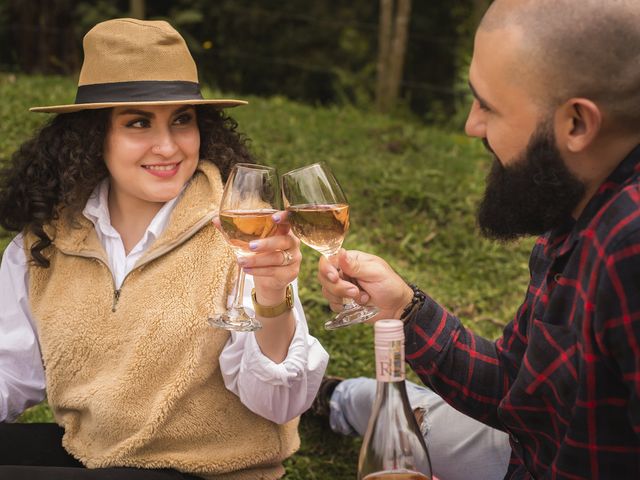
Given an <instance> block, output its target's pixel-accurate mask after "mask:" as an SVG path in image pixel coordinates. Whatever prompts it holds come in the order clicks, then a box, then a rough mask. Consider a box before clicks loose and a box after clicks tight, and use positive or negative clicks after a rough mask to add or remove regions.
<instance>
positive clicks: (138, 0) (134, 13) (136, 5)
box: [129, 0, 145, 20]
mask: <svg viewBox="0 0 640 480" xmlns="http://www.w3.org/2000/svg"><path fill="white" fill-rule="evenodd" d="M129 10H131V17H132V18H137V19H139V20H144V16H145V5H144V0H129Z"/></svg>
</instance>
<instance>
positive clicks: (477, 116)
mask: <svg viewBox="0 0 640 480" xmlns="http://www.w3.org/2000/svg"><path fill="white" fill-rule="evenodd" d="M464 131H465V133H466V134H467V135H468V136H470V137H477V138H484V137H486V136H487V135H486V133H487V132H486V128H485V122H484V114H483V113H482V111H481V110H480V104H479V103H478V100H474V101H473V103H472V104H471V109H470V110H469V115H468V116H467V122H466V123H465V125H464Z"/></svg>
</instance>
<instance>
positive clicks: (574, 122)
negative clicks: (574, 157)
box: [556, 98, 602, 153]
mask: <svg viewBox="0 0 640 480" xmlns="http://www.w3.org/2000/svg"><path fill="white" fill-rule="evenodd" d="M601 129H602V111H601V110H600V108H599V107H598V106H597V105H596V104H595V103H593V102H592V101H591V100H587V99H586V98H572V99H570V100H567V101H566V102H565V103H564V104H563V105H561V106H560V108H558V110H557V112H556V138H557V141H558V145H560V146H562V147H564V148H566V149H567V150H568V151H570V152H571V153H580V152H582V151H584V150H585V149H586V148H588V147H589V145H591V144H592V143H593V141H594V140H595V139H596V137H597V136H598V134H599V133H600V131H601Z"/></svg>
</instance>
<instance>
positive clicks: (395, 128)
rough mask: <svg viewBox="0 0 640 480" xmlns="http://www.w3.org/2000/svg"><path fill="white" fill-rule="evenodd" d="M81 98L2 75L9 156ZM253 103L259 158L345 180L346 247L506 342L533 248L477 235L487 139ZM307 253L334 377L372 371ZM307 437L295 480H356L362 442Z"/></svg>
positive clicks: (311, 313) (369, 353) (365, 340)
mask: <svg viewBox="0 0 640 480" xmlns="http://www.w3.org/2000/svg"><path fill="white" fill-rule="evenodd" d="M12 78H13V79H12ZM11 79H12V80H11ZM73 91H74V90H73V82H72V81H70V80H69V79H67V78H53V77H26V76H21V75H19V76H17V77H11V76H7V75H0V96H1V97H2V98H3V99H4V102H3V103H2V104H0V132H1V133H2V134H1V135H0V156H2V157H6V156H7V154H8V153H9V152H11V151H12V150H14V149H15V148H16V147H17V145H18V144H19V143H20V142H21V141H23V140H24V139H25V138H26V137H27V136H28V135H29V133H30V131H31V130H32V129H33V128H34V127H35V126H37V125H38V124H39V123H40V122H42V121H43V120H44V119H45V118H46V115H42V114H30V113H28V112H27V108H28V107H29V106H33V105H44V104H54V103H63V102H66V101H69V100H70V99H71V98H73ZM207 93H208V94H213V93H212V92H207ZM227 95H230V94H229V93H227ZM248 100H249V101H250V105H249V106H247V107H240V108H235V109H233V110H230V111H229V113H231V114H232V115H233V116H234V117H235V118H236V119H237V120H238V121H239V124H240V126H241V129H242V131H244V132H245V133H246V134H247V135H248V136H250V137H251V138H252V148H253V150H254V152H255V153H256V154H257V156H258V158H259V161H261V162H262V163H267V164H273V165H276V166H278V168H279V170H280V171H281V172H285V171H287V170H288V169H291V168H295V167H298V166H302V165H305V164H309V163H312V162H317V161H324V162H326V163H327V164H329V165H330V166H331V168H332V169H333V170H334V172H335V174H336V176H337V177H338V178H339V179H340V180H341V182H342V185H343V187H344V190H345V192H346V194H347V196H348V197H349V199H350V203H351V205H352V228H351V231H350V232H349V234H348V236H347V239H346V243H345V247H347V248H351V249H362V250H364V251H368V252H372V253H377V254H379V255H382V256H383V257H385V258H386V259H387V260H388V261H389V263H390V264H392V265H393V266H394V267H395V268H396V269H398V270H399V272H400V273H401V274H402V275H403V276H404V278H406V279H408V280H411V281H413V282H415V283H417V284H418V285H420V286H421V287H422V288H424V289H425V290H426V291H428V292H430V293H431V295H432V296H433V297H435V298H436V299H438V300H439V301H441V302H442V303H443V304H444V305H446V306H447V307H448V308H449V309H450V310H451V311H453V312H455V313H457V314H458V315H460V316H461V318H462V319H463V321H464V323H465V324H466V325H467V326H468V327H469V328H471V329H473V330H474V331H476V332H478V333H481V334H483V335H485V336H487V337H490V338H495V337H497V336H498V335H499V333H500V330H501V325H503V324H505V323H506V322H507V321H508V320H509V319H510V318H511V316H512V315H513V313H514V312H515V309H516V307H517V305H518V304H519V301H520V300H521V297H522V295H523V292H524V289H525V286H526V284H527V281H528V273H527V259H528V251H529V249H530V247H531V241H530V240H528V241H524V242H522V243H520V244H515V245H508V246H507V245H499V244H495V243H491V242H489V241H486V240H483V239H482V238H480V237H479V236H478V234H477V230H476V229H475V227H474V209H475V205H476V203H477V201H478V199H479V197H480V195H481V193H482V190H483V183H484V181H483V177H484V175H485V172H486V171H487V167H488V163H489V160H488V158H487V157H486V154H485V153H484V149H483V148H482V146H481V145H479V142H477V141H474V140H471V139H468V138H466V137H464V136H463V135H461V134H450V133H445V132H442V131H440V130H437V129H434V128H427V127H425V126H424V125H422V124H420V123H418V122H416V121H413V120H410V119H398V118H391V117H386V116H381V115H375V114H372V113H369V112H362V111H359V110H356V109H355V108H352V107H348V106H347V107H337V106H326V107H311V106H308V105H304V104H300V103H295V102H292V101H289V100H286V99H285V98H283V97H279V96H274V97H270V98H260V97H249V98H248ZM303 254H304V260H303V265H302V271H301V274H300V287H301V288H300V295H301V298H302V301H303V303H304V306H305V309H306V312H307V315H308V321H309V325H310V330H311V332H312V334H313V335H315V336H316V337H317V338H319V339H320V341H321V342H322V344H323V345H324V346H325V348H326V349H327V351H328V352H329V353H330V354H331V361H330V364H329V371H328V373H330V374H333V375H342V376H350V377H351V376H359V375H365V376H372V375H373V374H374V367H373V361H372V359H373V348H372V334H371V327H369V326H354V327H351V328H347V329H341V330H338V331H333V332H328V331H325V330H323V328H322V324H323V323H324V321H325V320H326V319H327V317H328V315H330V312H329V310H328V307H327V303H326V301H325V300H324V299H323V297H322V295H321V292H320V287H319V285H318V282H317V280H316V278H315V275H316V273H315V272H316V263H317V259H318V255H317V254H316V253H315V252H313V251H311V250H310V249H308V248H306V247H303ZM414 378H415V377H414ZM42 415H47V412H46V407H44V406H39V407H36V408H35V409H32V410H31V411H30V412H29V413H27V414H26V415H25V416H24V417H23V420H25V421H34V420H40V419H41V418H42V417H41V416H42ZM45 418H48V417H45ZM301 434H302V448H301V450H300V452H299V453H298V454H296V455H295V456H294V457H293V458H291V459H289V460H288V461H287V463H286V466H287V472H288V475H287V478H291V479H326V478H335V479H342V478H345V479H346V478H354V476H355V465H356V461H357V460H356V459H357V455H358V448H359V440H358V439H354V438H344V437H340V436H338V435H335V434H333V433H331V432H330V431H329V430H328V427H327V425H326V424H323V423H322V422H321V421H320V420H318V419H315V418H309V417H306V416H305V417H303V421H302V424H301Z"/></svg>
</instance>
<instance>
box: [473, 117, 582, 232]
mask: <svg viewBox="0 0 640 480" xmlns="http://www.w3.org/2000/svg"><path fill="white" fill-rule="evenodd" d="M484 143H485V146H486V147H487V148H488V149H489V150H490V151H491V149H490V147H489V145H488V143H487V142H486V141H485V142H484ZM492 153H493V152H492ZM494 156H495V155H494ZM584 193H585V186H584V184H583V183H582V182H581V181H580V180H579V179H578V178H577V177H576V176H575V175H573V174H572V173H571V172H570V171H569V169H568V168H567V167H566V165H565V164H564V161H563V160H562V156H561V154H560V151H559V150H558V148H557V146H556V139H555V135H554V133H553V130H552V129H551V126H550V125H549V122H545V123H542V124H540V125H539V126H538V127H537V128H536V131H535V132H534V133H533V134H532V135H531V139H530V140H529V144H528V145H527V148H526V149H525V151H524V152H523V153H522V154H521V155H520V158H518V159H517V160H516V162H515V163H513V164H512V165H510V166H507V167H504V166H503V165H502V163H500V161H499V160H498V159H497V157H496V158H495V161H494V163H493V165H492V167H491V172H490V173H489V175H488V176H487V187H486V189H485V192H484V198H483V199H482V202H481V203H480V206H479V208H478V224H479V226H480V231H481V232H482V234H483V235H484V236H485V237H488V238H492V239H495V240H501V241H510V240H515V239H517V238H519V237H522V236H525V235H541V234H543V233H545V232H547V231H549V230H552V229H554V228H557V227H559V226H561V225H562V224H563V223H564V222H565V221H567V220H568V219H569V217H570V216H571V212H573V210H574V209H575V207H576V206H577V205H578V203H579V202H580V200H581V199H582V198H583V196H584Z"/></svg>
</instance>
